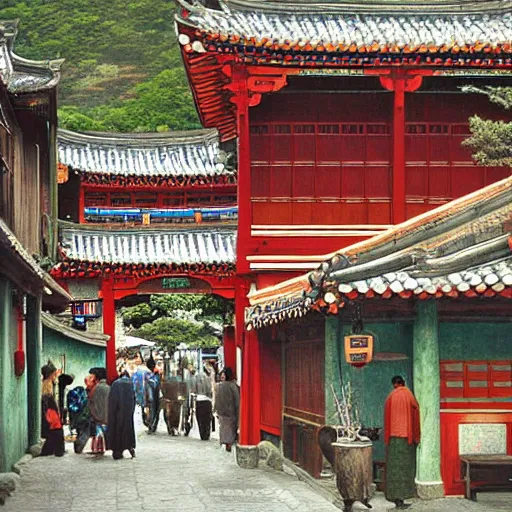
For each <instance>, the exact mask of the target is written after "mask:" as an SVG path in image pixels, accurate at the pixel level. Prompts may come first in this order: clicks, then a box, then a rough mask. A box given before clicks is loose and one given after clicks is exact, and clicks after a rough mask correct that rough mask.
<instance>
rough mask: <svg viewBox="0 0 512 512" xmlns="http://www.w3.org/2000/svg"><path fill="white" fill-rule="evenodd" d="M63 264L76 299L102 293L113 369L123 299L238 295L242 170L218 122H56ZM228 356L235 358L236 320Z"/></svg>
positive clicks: (58, 270)
mask: <svg viewBox="0 0 512 512" xmlns="http://www.w3.org/2000/svg"><path fill="white" fill-rule="evenodd" d="M57 143H58V154H59V166H60V168H61V170H62V172H63V174H64V176H65V179H64V180H63V181H62V183H61V184H60V185H59V187H60V190H59V192H60V194H59V206H60V208H59V210H60V218H61V219H62V220H61V223H60V230H59V260H60V261H59V263H57V264H56V265H55V266H54V267H53V268H52V271H51V273H52V276H53V277H55V278H56V279H57V280H58V281H59V282H61V283H62V285H63V286H64V287H65V288H66V289H68V290H69V291H70V292H71V293H72V294H73V296H74V297H76V298H77V299H87V300H98V301H101V302H102V317H103V318H102V322H103V332H104V333H105V335H107V336H108V339H109V341H108V342H107V355H106V366H107V370H108V374H109V378H110V379H111V380H113V379H114V378H116V376H117V368H116V364H115V363H116V332H115V325H116V324H115V314H116V308H117V307H119V306H120V304H121V301H122V300H123V299H125V298H128V297H132V296H143V295H150V294H157V293H206V294H209V293H213V294H217V295H220V296H222V297H224V298H227V299H233V298H234V296H235V261H236V237H237V226H236V220H237V215H238V208H237V197H236V194H237V187H236V183H237V175H236V170H235V168H234V166H235V162H234V154H233V146H232V144H229V143H228V144H224V143H221V142H220V141H219V135H218V132H217V130H211V129H210V130H191V131H188V132H173V133H162V134H157V133H153V134H149V133H148V134H139V133H133V134H107V133H75V132H69V131H66V130H59V132H58V137H57ZM224 351H225V359H226V364H229V365H230V366H233V367H234V366H235V364H236V355H235V351H236V347H235V341H234V336H233V334H232V329H230V328H226V330H225V333H224Z"/></svg>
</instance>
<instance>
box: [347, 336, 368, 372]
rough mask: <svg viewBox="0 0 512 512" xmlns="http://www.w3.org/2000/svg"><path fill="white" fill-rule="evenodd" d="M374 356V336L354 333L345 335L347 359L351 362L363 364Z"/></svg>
mask: <svg viewBox="0 0 512 512" xmlns="http://www.w3.org/2000/svg"><path fill="white" fill-rule="evenodd" d="M372 358H373V336H371V335H367V334H352V335H350V336H345V360H346V361H347V363H349V364H353V365H356V366H361V365H365V364H368V363H369V362H371V360H372Z"/></svg>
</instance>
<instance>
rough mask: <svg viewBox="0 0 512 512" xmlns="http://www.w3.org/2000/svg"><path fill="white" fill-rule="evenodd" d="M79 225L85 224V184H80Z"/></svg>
mask: <svg viewBox="0 0 512 512" xmlns="http://www.w3.org/2000/svg"><path fill="white" fill-rule="evenodd" d="M78 223H79V224H85V190H84V185H83V183H80V191H79V193H78Z"/></svg>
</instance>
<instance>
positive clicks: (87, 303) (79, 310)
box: [71, 299, 101, 319]
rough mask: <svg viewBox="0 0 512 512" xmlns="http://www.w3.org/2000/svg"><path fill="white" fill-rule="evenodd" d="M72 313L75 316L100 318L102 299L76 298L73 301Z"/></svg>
mask: <svg viewBox="0 0 512 512" xmlns="http://www.w3.org/2000/svg"><path fill="white" fill-rule="evenodd" d="M71 314H72V316H73V318H75V317H83V318H86V319H87V318H99V317H100V316H101V300H98V299H84V300H76V301H74V302H72V303H71Z"/></svg>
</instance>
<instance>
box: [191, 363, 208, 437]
mask: <svg viewBox="0 0 512 512" xmlns="http://www.w3.org/2000/svg"><path fill="white" fill-rule="evenodd" d="M190 366H191V367H189V371H190V373H191V374H192V379H191V381H190V392H191V393H192V394H194V395H195V401H196V418H197V426H198V427H199V435H200V437H201V440H202V441H208V440H209V439H210V433H211V428H212V409H213V408H212V397H213V391H212V384H211V381H210V377H209V376H208V375H206V373H199V374H195V369H194V367H193V366H192V365H190Z"/></svg>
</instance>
